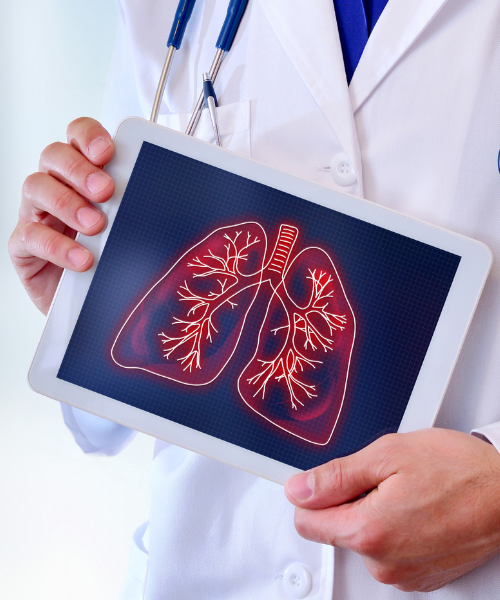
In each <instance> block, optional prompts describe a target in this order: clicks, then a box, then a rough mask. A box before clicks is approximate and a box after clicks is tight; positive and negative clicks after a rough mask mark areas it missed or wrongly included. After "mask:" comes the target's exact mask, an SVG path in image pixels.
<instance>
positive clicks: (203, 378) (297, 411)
mask: <svg viewBox="0 0 500 600" xmlns="http://www.w3.org/2000/svg"><path fill="white" fill-rule="evenodd" d="M274 235H275V236H276V233H275V234H274ZM298 237H299V231H298V229H297V228H296V227H294V226H292V225H285V224H284V225H281V226H280V228H279V232H277V238H276V241H275V243H274V245H273V246H272V250H271V248H269V254H270V257H269V258H267V255H268V237H267V234H266V232H265V231H264V228H263V227H262V226H261V225H260V224H258V223H255V222H247V223H240V224H237V225H231V226H227V227H221V228H219V229H217V230H215V231H213V232H212V233H211V234H210V235H208V236H207V237H206V238H204V239H203V240H202V241H201V242H199V243H198V244H196V245H195V246H193V247H192V248H190V249H189V250H188V251H187V252H185V253H184V255H183V256H182V257H181V258H179V260H178V261H177V262H176V263H175V264H174V265H173V267H172V268H171V269H170V270H169V271H168V272H167V273H166V274H165V275H164V276H163V277H162V278H161V279H160V280H159V281H158V282H157V283H156V284H155V285H154V286H153V287H152V288H151V289H150V290H149V291H148V292H147V294H146V295H145V296H144V297H143V298H142V300H141V301H140V302H139V304H138V305H137V306H136V307H135V308H134V309H133V311H132V312H131V313H130V315H129V316H128V317H127V319H126V321H125V323H124V324H123V326H122V327H121V329H120V331H119V333H118V335H117V337H116V339H115V340H114V343H113V346H112V349H111V356H112V358H113V360H114V362H115V363H116V364H117V365H119V366H120V367H123V368H126V369H142V370H144V371H148V372H150V373H153V374H155V375H158V376H160V377H164V378H166V379H171V380H173V381H176V382H178V383H181V384H184V385H189V386H206V385H210V384H211V383H212V382H213V381H215V380H216V379H217V377H218V376H219V375H220V374H221V373H222V371H224V369H225V368H226V366H227V365H228V363H229V361H230V360H231V358H232V357H233V355H234V354H235V353H236V352H237V350H238V346H239V344H240V343H241V340H242V336H243V335H244V342H245V345H246V346H248V344H249V343H250V344H251V343H252V340H253V344H254V346H255V352H254V354H253V356H252V358H251V360H250V361H249V362H248V364H247V365H246V366H245V367H244V369H243V371H242V372H241V374H240V376H239V378H238V381H237V382H235V386H237V389H238V392H239V396H240V397H241V399H242V400H243V401H244V402H245V404H246V405H247V406H249V407H250V408H251V409H252V410H253V411H254V412H255V413H257V414H259V415H260V416H261V417H263V418H265V419H266V420H267V421H269V422H270V423H272V424H273V425H275V426H276V427H279V428H280V429H281V430H283V431H284V432H287V433H289V434H292V435H293V436H296V437H298V438H301V439H303V440H305V441H307V442H310V443H312V444H317V445H324V444H327V443H328V442H329V441H330V439H331V436H332V434H333V431H334V429H335V426H336V424H337V421H338V418H339V415H340V412H341V409H342V406H343V402H344V396H345V390H346V386H347V380H348V375H349V367H350V361H351V355H352V350H353V345H354V338H355V331H356V322H355V317H354V313H353V311H352V308H351V306H350V304H349V301H348V299H347V297H346V294H345V291H344V288H343V285H342V282H341V280H340V278H339V275H338V273H337V270H336V268H335V265H334V263H333V261H332V259H331V257H330V256H329V255H328V253H327V252H326V251H325V250H323V249H322V248H319V247H308V248H305V249H302V250H300V251H299V252H296V242H297V239H298ZM266 258H267V260H266ZM259 292H260V294H266V296H264V297H269V303H268V306H267V310H266V312H265V315H264V316H263V320H262V321H261V324H260V330H257V329H256V328H255V326H254V328H253V330H252V331H247V330H246V329H244V326H245V322H246V321H247V317H248V315H249V314H250V312H251V310H252V306H253V304H254V301H255V299H256V297H257V295H258V294H259Z"/></svg>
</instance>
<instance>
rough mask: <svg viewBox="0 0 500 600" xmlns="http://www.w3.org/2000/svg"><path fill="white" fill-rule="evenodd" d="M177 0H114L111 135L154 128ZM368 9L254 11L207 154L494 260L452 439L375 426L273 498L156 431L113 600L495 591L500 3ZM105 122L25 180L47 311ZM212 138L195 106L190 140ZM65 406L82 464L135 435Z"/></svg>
mask: <svg viewBox="0 0 500 600" xmlns="http://www.w3.org/2000/svg"><path fill="white" fill-rule="evenodd" d="M176 4H177V1H176V0H175V1H174V0H141V1H139V0H121V3H120V12H121V22H120V27H119V31H118V38H117V43H116V50H115V54H114V57H113V61H112V65H111V70H110V75H109V79H108V84H107V90H106V102H105V110H104V125H105V127H106V129H107V130H108V131H113V130H114V129H115V127H116V125H117V123H118V122H119V121H120V120H121V119H122V118H124V117H126V116H129V115H140V116H144V117H145V118H147V117H148V116H149V113H150V110H151V104H152V100H153V97H154V93H155V88H156V81H157V78H158V75H159V73H160V70H161V66H162V63H163V60H164V53H165V47H164V43H165V38H166V33H167V29H168V24H169V23H170V22H171V20H172V17H173V13H174V10H175V7H176ZM365 4H366V5H367V6H368V8H369V10H368V18H367V22H366V23H364V25H363V18H362V19H361V20H360V19H359V16H360V14H361V16H362V13H360V12H359V11H360V10H362V1H361V0H359V3H356V2H351V3H350V4H349V6H348V8H347V10H345V7H346V5H347V4H346V2H345V1H343V0H335V3H334V2H333V0H309V1H306V0H250V2H249V5H248V8H247V11H246V13H245V16H244V18H243V21H242V24H241V26H240V29H239V31H238V35H237V37H236V40H235V43H234V45H233V48H232V50H231V52H230V53H229V55H228V56H227V57H226V59H225V60H224V62H223V65H222V69H221V72H220V75H219V79H218V81H217V85H216V88H217V93H218V99H219V105H220V108H219V109H218V113H219V126H220V131H221V136H222V145H223V146H224V147H226V148H228V149H230V150H233V151H235V152H238V153H240V154H242V155H245V156H251V157H253V158H255V159H256V160H259V161H262V162H264V163H266V164H268V165H271V166H272V167H276V168H278V169H282V170H284V171H288V172H291V173H293V174H295V175H298V176H300V177H303V178H305V179H308V180H311V181H314V182H316V183H319V184H321V185H324V186H327V187H330V188H332V189H336V190H339V191H343V192H347V193H350V194H354V195H357V196H361V197H364V198H367V199H369V200H371V201H373V202H377V203H379V204H381V205H384V206H387V207H390V208H394V209H397V210H398V211H400V212H403V213H406V214H408V215H412V216H414V217H417V218H420V219H424V220H426V221H429V222H431V223H434V224H437V225H441V226H443V227H447V228H450V229H453V230H455V231H458V232H460V233H463V234H465V235H468V236H471V237H475V238H477V239H480V240H482V241H484V242H485V243H486V244H488V246H489V247H490V248H491V249H492V251H493V253H494V256H495V262H494V266H493V270H492V273H491V276H490V278H489V281H488V283H487V285H486V289H485V292H484V294H483V297H482V299H481V301H480V304H479V307H478V310H477V313H476V316H475V317H474V321H473V324H472V326H471V330H470V332H469V334H468V337H467V340H466V342H465V346H464V348H463V351H462V354H461V356H460V359H459V361H458V364H457V367H456V369H455V373H454V375H453V378H452V381H451V384H450V387H449V390H448V393H447V395H446V398H445V401H444V404H443V407H442V409H441V411H440V413H439V416H438V420H437V426H438V427H440V428H446V430H445V429H434V430H426V431H422V432H416V433H412V434H406V435H399V434H395V435H390V436H384V437H383V438H380V439H379V440H378V441H376V442H375V443H373V444H372V445H371V446H369V447H367V448H366V449H364V450H362V451H361V452H359V453H358V454H356V455H353V456H352V457H348V458H346V459H340V460H337V461H333V462H331V463H328V464H327V465H324V466H322V467H319V468H317V469H315V470H314V471H313V472H312V473H308V474H305V475H299V476H296V477H295V478H293V479H291V480H290V481H289V482H288V484H287V487H286V497H287V498H288V500H287V499H286V498H285V496H284V494H283V490H282V488H281V487H280V486H278V485H275V484H272V483H270V482H268V481H264V480H261V479H259V478H256V477H254V476H252V475H249V474H247V473H244V472H240V471H238V470H237V469H233V468H230V467H227V466H225V465H222V464H220V463H217V462H215V461H212V460H209V459H206V458H203V457H201V456H198V455H195V454H192V453H190V452H187V451H185V450H182V449H180V448H177V447H175V446H171V445H169V444H166V443H164V442H160V441H158V442H157V444H156V451H155V458H154V464H153V475H152V477H153V479H152V500H151V514H150V522H149V525H148V524H145V525H144V526H141V527H140V528H139V529H138V530H137V532H136V535H135V539H134V545H133V549H132V559H131V565H130V570H129V574H128V576H127V580H126V582H125V587H124V591H123V595H122V598H123V599H126V600H128V599H139V598H147V599H151V600H159V599H164V598H175V599H176V600H177V599H181V598H186V599H194V598H200V599H202V598H203V599H217V600H226V599H227V600H235V599H250V598H251V599H254V598H255V599H257V598H259V599H260V598H265V599H266V600H267V599H271V598H303V597H307V598H315V599H325V600H326V599H328V600H330V599H332V598H334V599H335V600H354V599H356V600H359V599H361V598H369V599H370V600H378V599H381V600H382V599H384V600H385V599H389V598H390V599H394V598H402V597H405V598H417V597H420V596H419V594H418V592H416V591H430V590H438V591H434V592H432V593H431V595H430V597H434V598H436V599H439V600H441V599H442V600H447V599H450V600H451V599H454V600H455V599H463V600H466V599H470V598H474V599H478V600H483V599H490V598H491V599H492V598H496V597H498V593H499V590H500V557H499V555H498V553H499V552H500V454H499V452H498V450H500V424H499V423H498V422H499V421H500V381H499V378H498V365H499V364H500V267H499V264H500V201H499V198H500V175H499V173H498V153H499V149H500V43H499V34H500V4H499V3H498V1H497V0H389V2H388V4H387V5H386V6H385V8H384V6H383V4H384V3H383V2H381V3H377V2H373V3H372V2H368V1H366V2H365ZM382 9H383V10H382ZM225 11H226V3H225V2H221V1H220V0H218V1H215V0H206V1H205V2H201V1H200V2H198V3H197V5H196V7H195V10H194V12H193V16H192V19H191V22H190V24H189V26H188V29H187V32H186V37H185V39H184V43H183V47H182V49H181V51H180V52H179V53H178V55H177V57H176V60H175V63H174V67H173V70H172V73H171V76H170V79H169V82H168V85H167V90H166V94H165V98H164V102H163V104H162V106H161V114H160V118H159V120H158V122H159V123H160V124H163V125H166V126H168V127H172V128H176V129H179V130H184V128H185V125H186V123H187V121H188V119H189V113H190V111H191V109H192V107H193V105H194V103H195V100H196V97H197V94H198V92H199V89H200V84H201V73H202V72H203V71H206V70H207V68H208V66H209V64H210V62H211V59H212V56H213V53H214V45H215V40H216V38H217V35H218V31H219V28H220V25H221V23H222V21H223V19H224V16H225ZM380 13H381V14H380ZM379 15H380V16H379ZM377 19H378V20H377ZM360 23H361V25H360ZM375 23H376V25H375ZM363 27H364V28H365V29H363ZM339 31H340V34H339ZM353 31H354V37H353ZM360 31H361V33H359V32H360ZM369 34H370V35H369ZM363 37H364V38H365V39H364V40H363ZM353 39H354V43H353V41H352V40H353ZM356 40H357V41H356ZM365 42H366V45H365ZM358 60H359V62H358ZM205 112H206V111H205ZM106 129H104V128H103V127H102V126H101V125H99V124H98V123H97V122H95V121H92V120H89V119H79V120H77V121H75V122H73V123H71V124H70V126H69V127H68V144H61V143H56V144H53V145H51V146H49V147H48V148H46V149H45V150H44V152H43V153H42V156H41V160H40V172H39V173H36V174H33V175H31V176H30V177H28V179H27V180H26V183H25V185H24V188H23V197H22V203H21V209H20V219H19V223H18V226H17V228H16V230H15V231H14V233H13V235H12V238H11V241H10V246H9V248H10V253H11V257H12V260H13V262H14V265H15V266H16V269H17V271H18V273H19V276H20V278H21V280H22V282H23V284H24V286H25V287H26V290H27V292H28V293H29V294H30V296H31V298H32V299H33V301H34V302H35V304H36V305H37V306H38V308H39V309H40V310H42V311H43V312H46V311H47V310H48V307H49V305H50V302H51V299H52V297H53V294H54V291H55V288H56V285H57V281H58V279H59V277H60V274H61V271H62V268H69V269H73V270H76V271H85V270H87V269H88V268H90V266H91V264H92V260H93V259H92V257H91V256H90V255H89V253H88V252H87V251H86V250H85V249H84V248H83V247H82V246H80V245H79V244H78V243H76V242H75V241H74V236H75V232H76V231H81V232H83V233H85V234H87V235H93V234H96V233H98V232H99V231H101V230H102V229H103V227H104V217H103V216H102V214H101V213H100V211H99V210H98V206H99V203H102V202H105V201H106V200H107V199H109V198H110V196H111V195H112V193H113V182H112V181H111V180H110V178H109V177H108V176H107V175H106V174H105V173H104V172H103V171H102V170H101V169H99V167H101V166H103V165H104V164H106V163H107V162H108V161H109V160H110V159H111V157H112V155H113V143H112V141H111V137H110V134H109V133H108V131H107V130H106ZM211 135H212V131H211V125H210V122H209V120H208V116H207V115H203V117H202V120H201V122H200V125H199V128H198V136H199V137H202V138H204V139H211ZM89 201H91V202H93V203H95V204H96V205H97V206H96V207H94V206H93V205H92V204H91V203H90V202H89ZM63 413H64V418H65V422H66V424H67V425H68V426H69V427H70V429H71V430H72V432H73V434H74V436H75V438H76V440H77V442H78V443H79V444H80V446H81V447H82V448H83V450H84V451H86V452H101V453H105V454H114V453H116V452H118V451H120V450H121V448H123V446H124V445H125V444H126V443H128V442H129V441H130V440H131V439H132V437H133V433H132V432H129V431H128V430H126V429H125V428H123V427H121V426H118V425H115V424H112V423H108V422H105V421H103V420H100V419H97V418H95V417H92V416H91V415H87V414H85V413H81V412H79V411H76V410H74V411H73V410H72V409H71V408H68V407H66V406H64V407H63ZM478 428H480V429H478ZM474 429H476V431H475V436H471V435H469V433H470V432H471V431H472V430H474ZM449 430H455V431H449ZM488 442H489V443H488ZM373 488H376V490H375V491H373V492H372V493H370V494H369V495H368V496H367V497H366V498H363V499H361V500H357V501H356V502H352V503H349V502H348V501H349V500H352V499H354V498H356V497H357V496H358V495H359V494H360V493H362V492H364V491H369V490H371V489H373ZM294 506H295V507H297V510H295V508H294ZM294 512H295V527H296V529H295V528H294ZM297 532H298V533H297ZM298 534H300V535H298ZM301 536H302V537H301ZM308 540H312V541H308ZM317 542H320V543H317ZM334 546H335V550H334ZM461 575H463V576H462V577H460V578H459V579H457V578H458V577H459V576H461ZM391 586H393V587H391ZM404 591H409V592H414V593H410V594H404Z"/></svg>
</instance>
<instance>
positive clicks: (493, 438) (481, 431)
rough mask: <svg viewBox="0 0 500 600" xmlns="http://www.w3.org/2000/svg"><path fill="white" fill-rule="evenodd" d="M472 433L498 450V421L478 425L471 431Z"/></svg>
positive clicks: (499, 428) (499, 432) (499, 449)
mask: <svg viewBox="0 0 500 600" xmlns="http://www.w3.org/2000/svg"><path fill="white" fill-rule="evenodd" d="M471 433H472V435H475V436H476V437H478V438H480V439H482V440H484V441H485V442H489V443H490V444H492V445H493V446H495V448H496V449H497V450H498V452H500V422H498V423H491V425H485V426H484V427H478V428H477V429H473V430H472V431H471Z"/></svg>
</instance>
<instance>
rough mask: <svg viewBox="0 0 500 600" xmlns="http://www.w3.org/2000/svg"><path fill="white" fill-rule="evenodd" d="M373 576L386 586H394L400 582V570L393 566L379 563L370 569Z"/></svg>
mask: <svg viewBox="0 0 500 600" xmlns="http://www.w3.org/2000/svg"><path fill="white" fill-rule="evenodd" d="M369 571H370V574H371V576H372V577H373V578H374V579H375V580H376V581H378V582H379V583H383V584H385V585H394V584H398V583H399V582H400V579H401V577H400V573H399V569H398V568H397V567H396V566H395V565H392V564H383V563H377V564H375V565H372V566H371V567H369Z"/></svg>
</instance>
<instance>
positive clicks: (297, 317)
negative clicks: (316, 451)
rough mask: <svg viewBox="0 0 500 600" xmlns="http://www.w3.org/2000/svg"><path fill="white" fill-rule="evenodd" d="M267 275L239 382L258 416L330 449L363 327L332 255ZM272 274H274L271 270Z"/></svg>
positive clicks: (315, 253) (304, 258)
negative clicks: (266, 298) (266, 296)
mask: <svg viewBox="0 0 500 600" xmlns="http://www.w3.org/2000/svg"><path fill="white" fill-rule="evenodd" d="M278 264H279V263H276V262H275V263H274V264H270V265H269V267H268V270H267V271H268V273H267V274H268V275H269V277H267V276H266V275H267V274H266V275H264V280H265V279H267V280H268V281H269V283H270V285H271V287H272V290H273V292H272V296H271V300H270V302H269V305H268V308H267V313H266V316H265V319H264V321H263V323H262V327H261V329H260V332H259V334H258V339H257V347H256V351H255V354H254V356H253V358H252V359H251V360H250V362H249V363H248V365H247V366H246V367H245V369H244V370H243V372H242V373H241V375H240V377H239V379H238V390H239V393H240V396H241V398H242V399H243V400H244V401H245V402H246V404H247V405H248V406H249V407H250V408H251V409H252V410H254V411H255V412H256V413H258V414H259V415H261V416H262V417H264V418H265V419H267V420H268V421H269V422H271V423H273V424H274V425H276V426H277V427H279V428H281V429H282V430H284V431H287V432H288V433H291V434H293V435H295V436H297V437H299V438H302V439H303V440H306V441H308V442H311V443H313V444H318V445H324V444H327V443H328V442H329V441H330V439H331V436H332V433H333V431H334V429H335V426H336V424H337V420H338V418H339V415H340V411H341V409H342V405H343V402H344V396H345V390H346V386H347V379H348V374H349V367H350V361H351V354H352V349H353V345H354V338H355V332H356V322H355V317H354V313H353V311H352V308H351V306H350V304H349V301H348V300H347V296H346V294H345V291H344V288H343V286H342V282H341V281H340V278H339V275H338V273H337V270H336V268H335V265H334V263H333V261H332V259H331V258H330V256H329V255H328V254H327V252H325V251H324V250H323V249H321V248H315V247H312V248H306V249H305V250H302V251H301V252H300V253H299V254H297V255H296V256H295V258H294V259H293V260H292V261H290V264H289V266H287V263H283V264H282V269H281V272H278V271H280V269H279V267H278V266H277V265H278ZM270 269H273V270H272V271H270Z"/></svg>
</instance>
